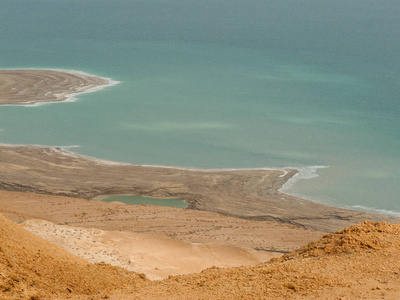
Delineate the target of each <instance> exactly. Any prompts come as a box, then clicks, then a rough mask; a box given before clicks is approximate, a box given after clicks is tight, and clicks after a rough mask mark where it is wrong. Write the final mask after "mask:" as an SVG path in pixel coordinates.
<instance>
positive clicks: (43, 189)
mask: <svg viewBox="0 0 400 300" xmlns="http://www.w3.org/2000/svg"><path fill="white" fill-rule="evenodd" d="M295 173H296V171H295V170H276V169H237V170H198V169H183V168H173V167H156V166H154V167H153V166H140V165H132V164H123V163H116V162H110V161H105V160H98V159H94V158H90V157H86V156H81V155H77V154H74V153H72V152H69V151H65V150H63V149H61V148H59V147H42V146H19V145H5V144H0V189H1V190H6V191H22V192H30V193H39V194H48V195H59V196H68V197H76V198H84V199H96V198H99V197H102V196H105V195H118V194H125V195H142V196H149V197H155V198H179V199H185V201H186V202H188V203H189V207H188V208H189V209H192V210H201V211H208V212H217V213H221V214H224V215H227V216H233V217H238V218H243V219H247V220H254V221H261V220H264V221H276V222H280V223H286V224H293V225H297V226H301V227H305V228H310V229H314V230H319V231H324V232H334V231H337V230H340V229H342V228H344V227H346V226H351V225H353V224H355V223H358V222H362V221H364V220H373V221H391V222H398V220H399V219H398V218H395V217H391V216H387V215H378V214H376V215H374V214H367V213H364V212H360V211H351V210H345V209H340V208H335V207H330V206H326V205H322V204H319V203H316V202H312V201H307V200H303V199H300V198H296V197H293V196H290V195H286V194H284V193H281V192H279V189H280V188H281V187H282V185H283V184H284V183H285V182H286V181H287V180H288V179H289V178H290V177H291V176H293V175H294V174H295ZM98 205H100V203H99V204H98Z"/></svg>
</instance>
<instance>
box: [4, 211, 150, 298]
mask: <svg viewBox="0 0 400 300" xmlns="http://www.w3.org/2000/svg"><path fill="white" fill-rule="evenodd" d="M145 280H146V279H145V278H143V276H141V275H138V274H135V273H130V272H127V271H125V270H124V269H121V268H117V267H111V266H109V265H105V264H96V265H93V264H89V263H88V262H87V261H86V260H84V259H81V258H79V257H77V256H74V255H72V254H70V253H68V252H67V251H65V250H64V249H62V248H60V247H58V246H55V245H53V244H51V243H49V242H47V241H45V240H43V239H41V238H39V237H37V236H36V235H34V234H32V233H30V232H28V231H27V230H25V229H23V228H22V227H20V226H19V225H16V224H14V223H12V222H10V221H9V220H7V219H6V218H5V217H4V216H2V215H0V299H50V298H54V299H64V298H67V297H68V296H73V295H85V297H86V296H87V297H88V295H100V296H104V293H105V291H112V290H114V289H117V288H118V289H121V288H124V287H129V289H130V290H132V289H134V287H135V285H136V284H137V283H138V282H144V281H145Z"/></svg>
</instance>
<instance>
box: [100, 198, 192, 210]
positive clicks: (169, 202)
mask: <svg viewBox="0 0 400 300" xmlns="http://www.w3.org/2000/svg"><path fill="white" fill-rule="evenodd" d="M101 201H105V202H113V201H119V202H123V203H126V204H135V205H141V204H147V205H158V206H169V207H179V208H186V207H188V206H189V204H187V203H186V202H185V201H184V200H182V199H157V198H148V197H142V196H129V195H119V196H110V197H106V198H103V199H101Z"/></svg>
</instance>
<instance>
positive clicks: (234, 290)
mask: <svg viewBox="0 0 400 300" xmlns="http://www.w3.org/2000/svg"><path fill="white" fill-rule="evenodd" d="M399 261H400V225H398V224H396V225H394V224H389V223H385V222H382V223H373V222H364V223H362V224H358V225H354V226H352V227H350V228H347V229H345V230H343V231H341V232H337V233H335V234H329V235H326V236H324V237H323V238H322V239H321V240H319V241H318V242H314V243H310V244H308V245H307V246H304V247H302V248H301V249H298V250H295V251H293V252H291V253H290V254H287V255H284V256H282V257H281V258H278V259H274V260H272V261H270V262H267V263H265V264H262V265H257V266H252V267H239V268H227V269H219V268H211V269H207V270H205V271H203V272H201V273H199V274H191V275H182V276H171V277H169V278H168V279H166V280H163V281H154V282H150V281H147V280H145V279H143V278H142V277H143V276H141V275H139V274H135V273H131V272H127V271H124V270H123V269H120V268H115V267H110V266H108V265H92V264H89V263H87V262H86V261H85V260H83V259H80V258H77V257H76V256H73V255H71V254H69V253H68V252H66V251H65V250H63V249H61V248H59V247H57V246H54V245H52V244H51V243H49V242H47V241H44V240H42V239H41V238H38V237H36V236H35V235H33V234H31V233H30V232H28V231H26V230H25V229H23V228H22V227H20V226H19V225H16V224H14V223H12V222H10V221H8V220H7V219H5V218H4V217H3V216H0V299H71V298H72V299H104V298H111V299H399V298H400V264H399Z"/></svg>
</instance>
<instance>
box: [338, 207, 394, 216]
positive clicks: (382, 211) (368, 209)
mask: <svg viewBox="0 0 400 300" xmlns="http://www.w3.org/2000/svg"><path fill="white" fill-rule="evenodd" d="M345 208H346V209H355V210H361V211H363V212H368V213H377V214H383V215H390V216H394V217H398V218H400V211H394V210H388V209H381V208H375V207H368V206H364V205H352V206H345Z"/></svg>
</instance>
